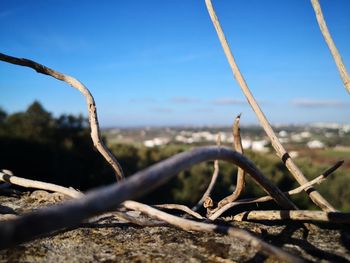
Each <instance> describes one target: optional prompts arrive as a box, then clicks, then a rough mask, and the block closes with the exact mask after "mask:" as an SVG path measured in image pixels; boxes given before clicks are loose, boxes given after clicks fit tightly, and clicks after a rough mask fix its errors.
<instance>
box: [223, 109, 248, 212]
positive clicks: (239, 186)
mask: <svg viewBox="0 0 350 263" xmlns="http://www.w3.org/2000/svg"><path fill="white" fill-rule="evenodd" d="M240 118H241V114H239V115H238V116H237V117H236V119H235V122H234V124H233V129H232V132H233V147H234V149H235V150H236V151H237V152H239V153H241V154H243V147H242V140H241V132H240V128H239V121H240ZM244 186H245V171H244V170H243V169H242V168H239V167H238V171H237V183H236V188H235V191H234V192H233V193H232V194H231V195H229V196H227V197H225V198H224V199H222V200H221V201H220V202H219V204H218V208H220V207H223V206H224V205H226V204H228V203H231V202H233V201H235V200H237V199H238V197H239V196H240V195H241V193H242V192H243V191H244Z"/></svg>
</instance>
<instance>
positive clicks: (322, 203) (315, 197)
mask: <svg viewBox="0 0 350 263" xmlns="http://www.w3.org/2000/svg"><path fill="white" fill-rule="evenodd" d="M205 3H206V6H207V9H208V12H209V15H210V18H211V20H212V22H213V24H214V27H215V29H216V32H217V34H218V37H219V39H220V42H221V45H222V47H223V49H224V52H225V55H226V57H227V60H228V62H229V64H230V66H231V69H232V72H233V74H234V77H235V78H236V80H237V82H238V84H239V86H240V87H241V89H242V91H243V93H244V95H245V96H246V98H247V100H248V103H249V104H250V106H251V107H252V109H253V111H254V112H255V114H256V116H257V117H258V119H259V122H260V124H261V126H262V127H263V128H264V130H265V132H266V134H267V136H268V137H269V138H270V140H271V143H272V146H273V148H274V149H275V150H276V152H277V155H278V156H279V158H281V160H282V161H283V162H284V163H285V165H286V167H287V168H288V170H289V171H290V172H291V174H292V175H293V176H294V178H295V179H296V180H297V181H298V183H299V184H300V185H303V184H305V183H307V182H308V180H307V179H306V178H305V176H304V175H303V173H302V172H301V171H300V170H299V168H298V167H297V166H296V165H295V164H294V162H293V160H292V159H291V158H290V156H289V154H288V152H287V151H286V150H285V149H284V147H283V146H282V144H281V143H280V141H279V140H278V138H277V136H276V134H275V133H274V131H273V129H272V127H271V125H270V123H269V122H268V120H267V118H266V116H265V115H264V113H263V112H262V110H261V109H260V107H259V105H258V103H257V102H256V100H255V98H254V96H253V95H252V93H251V91H250V90H249V87H248V85H247V83H246V81H245V80H244V77H243V75H242V74H241V72H240V70H239V68H238V66H237V64H236V62H235V59H234V57H233V55H232V52H231V49H230V47H229V45H228V43H227V40H226V37H225V35H224V32H223V31H222V28H221V26H220V23H219V20H218V18H217V16H216V14H215V11H214V8H213V5H212V3H211V0H205ZM306 191H307V193H308V195H309V196H310V198H311V200H312V201H313V202H314V203H315V204H316V205H317V206H319V207H320V208H321V209H322V210H324V211H336V210H335V209H334V208H333V207H332V206H331V205H330V204H329V203H328V202H327V200H325V199H324V198H323V197H322V196H321V195H320V194H319V193H318V192H317V191H316V190H315V189H313V188H307V189H306Z"/></svg>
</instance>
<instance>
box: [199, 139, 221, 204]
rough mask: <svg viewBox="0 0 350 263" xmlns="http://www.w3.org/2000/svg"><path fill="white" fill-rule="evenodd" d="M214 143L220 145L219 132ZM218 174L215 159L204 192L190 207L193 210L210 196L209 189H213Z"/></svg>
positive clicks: (217, 165)
mask: <svg viewBox="0 0 350 263" xmlns="http://www.w3.org/2000/svg"><path fill="white" fill-rule="evenodd" d="M216 145H217V146H219V147H220V146H221V135H220V133H219V134H218V135H217V137H216ZM218 176H219V161H218V160H215V161H214V172H213V175H212V177H211V180H210V183H209V185H208V188H207V190H206V191H205V192H204V194H203V196H202V198H201V199H200V200H199V201H198V203H197V204H196V205H195V206H194V207H192V210H193V211H197V210H198V209H199V208H201V207H202V205H203V203H204V202H205V200H206V199H207V197H209V196H210V194H211V191H213V188H214V185H215V183H216V180H217V179H218Z"/></svg>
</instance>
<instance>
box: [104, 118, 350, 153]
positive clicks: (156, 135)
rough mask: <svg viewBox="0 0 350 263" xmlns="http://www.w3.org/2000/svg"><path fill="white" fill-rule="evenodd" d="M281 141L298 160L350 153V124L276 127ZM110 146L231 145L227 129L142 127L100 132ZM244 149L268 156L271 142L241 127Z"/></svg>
mask: <svg viewBox="0 0 350 263" xmlns="http://www.w3.org/2000/svg"><path fill="white" fill-rule="evenodd" d="M274 130H275V132H276V134H277V136H278V138H279V139H280V141H281V142H282V143H283V144H284V145H286V146H288V148H289V150H290V154H291V155H292V156H294V157H297V155H298V150H300V149H305V148H308V149H326V148H332V149H337V150H339V151H342V150H344V151H349V150H350V124H338V123H315V124H310V125H308V126H295V125H289V126H275V127H274ZM103 135H104V136H105V138H106V139H107V142H108V143H109V144H114V143H131V144H138V145H143V146H145V147H161V146H164V145H167V144H188V145H204V144H206V145H207V144H216V142H217V140H218V136H219V137H220V141H221V143H222V144H232V142H233V135H232V128H230V127H144V128H110V129H105V130H104V131H103ZM241 138H242V145H243V148H244V149H250V150H252V151H255V152H269V151H270V150H271V145H270V142H269V140H268V138H267V136H266V135H265V133H264V131H263V130H262V128H260V127H258V126H242V127H241Z"/></svg>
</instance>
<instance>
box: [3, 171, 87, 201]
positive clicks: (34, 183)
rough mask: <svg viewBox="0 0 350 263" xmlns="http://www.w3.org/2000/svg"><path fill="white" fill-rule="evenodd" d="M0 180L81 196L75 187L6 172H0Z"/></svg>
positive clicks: (75, 196)
mask: <svg viewBox="0 0 350 263" xmlns="http://www.w3.org/2000/svg"><path fill="white" fill-rule="evenodd" d="M0 181H3V182H7V183H11V184H15V185H19V186H22V187H26V188H36V189H42V190H48V191H52V192H57V193H61V194H64V195H66V196H70V197H72V198H79V197H82V196H83V194H82V193H81V192H79V191H77V190H75V189H72V188H66V187H63V186H60V185H56V184H50V183H44V182H40V181H35V180H29V179H25V178H21V177H17V176H13V175H10V174H8V173H4V172H0Z"/></svg>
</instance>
